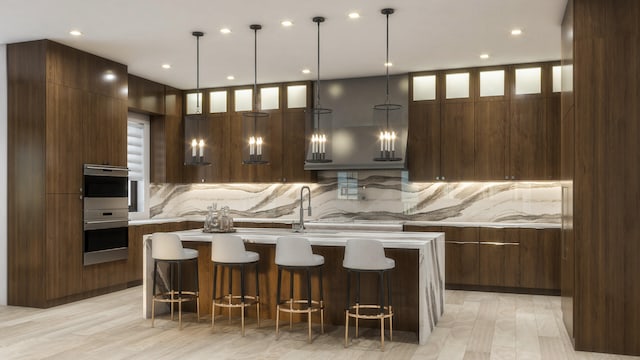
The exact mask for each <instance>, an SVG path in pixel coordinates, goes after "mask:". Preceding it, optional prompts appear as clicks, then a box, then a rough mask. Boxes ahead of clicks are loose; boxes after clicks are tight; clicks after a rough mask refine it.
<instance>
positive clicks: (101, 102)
mask: <svg viewBox="0 0 640 360" xmlns="http://www.w3.org/2000/svg"><path fill="white" fill-rule="evenodd" d="M87 106H88V108H89V109H90V114H93V115H92V116H88V117H87V118H85V119H84V121H83V124H82V126H83V130H84V131H83V132H84V162H85V163H91V164H102V165H114V166H127V102H126V100H121V99H116V98H112V97H108V96H104V95H99V94H89V101H88V103H87ZM78 171H80V170H78Z"/></svg>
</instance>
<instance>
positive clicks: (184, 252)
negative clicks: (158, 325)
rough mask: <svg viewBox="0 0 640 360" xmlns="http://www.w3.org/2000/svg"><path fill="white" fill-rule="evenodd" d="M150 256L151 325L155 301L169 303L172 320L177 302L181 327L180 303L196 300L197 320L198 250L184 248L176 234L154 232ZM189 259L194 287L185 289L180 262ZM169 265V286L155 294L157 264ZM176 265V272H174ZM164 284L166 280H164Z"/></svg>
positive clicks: (154, 311) (198, 300)
mask: <svg viewBox="0 0 640 360" xmlns="http://www.w3.org/2000/svg"><path fill="white" fill-rule="evenodd" d="M151 241H152V243H151V257H153V289H152V290H151V292H152V294H153V300H152V302H151V327H153V325H154V321H155V313H156V309H155V306H156V302H163V303H170V304H171V320H173V308H174V304H176V303H177V304H178V324H179V328H180V329H182V303H183V302H186V301H194V300H195V301H196V309H197V316H198V317H197V320H198V322H199V321H200V291H199V286H198V250H194V249H185V248H183V247H182V242H181V241H180V238H179V237H178V235H175V234H167V233H155V234H153V235H151ZM187 261H190V262H192V263H193V264H194V266H195V276H194V280H195V284H194V289H193V290H189V291H185V290H183V289H182V263H184V262H187ZM162 263H166V264H168V265H169V273H168V277H169V280H168V282H169V286H168V288H167V290H166V291H161V292H160V293H158V294H156V281H157V277H158V274H160V276H161V277H162V274H161V273H159V272H158V264H162ZM175 267H177V268H178V269H177V270H178V271H177V272H178V273H177V275H176V274H174V268H175ZM174 277H175V278H177V281H178V288H177V289H176V288H175V287H174ZM165 284H166V280H165Z"/></svg>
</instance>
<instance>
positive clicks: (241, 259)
mask: <svg viewBox="0 0 640 360" xmlns="http://www.w3.org/2000/svg"><path fill="white" fill-rule="evenodd" d="M258 260H260V255H259V254H258V253H256V252H253V251H246V250H245V247H244V241H243V240H242V238H241V237H239V236H236V235H227V234H220V235H215V236H214V238H213V244H212V245H211V261H212V262H213V296H212V301H211V304H212V305H211V330H213V327H214V325H215V317H216V316H215V310H216V306H218V307H223V308H228V309H229V322H231V309H232V308H240V318H241V324H242V325H241V332H242V336H244V313H245V308H246V307H248V306H252V305H256V311H257V315H258V327H260V287H259V285H258ZM247 265H254V266H255V269H256V295H255V296H249V295H247V294H246V291H245V281H244V279H245V267H246V266H247ZM218 266H221V267H222V268H223V269H224V268H226V269H228V272H229V280H228V282H229V283H228V284H227V285H228V289H229V291H228V292H227V295H222V296H220V297H216V293H217V280H218ZM234 268H239V269H240V295H233V269H234ZM221 292H222V290H221ZM247 299H248V300H250V301H249V302H247V301H246V300H247ZM238 300H239V302H238Z"/></svg>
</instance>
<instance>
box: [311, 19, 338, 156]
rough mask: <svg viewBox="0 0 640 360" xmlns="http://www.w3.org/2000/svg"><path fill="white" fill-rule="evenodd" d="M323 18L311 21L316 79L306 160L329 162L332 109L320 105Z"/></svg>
mask: <svg viewBox="0 0 640 360" xmlns="http://www.w3.org/2000/svg"><path fill="white" fill-rule="evenodd" d="M324 20H325V18H324V17H322V16H316V17H314V18H313V22H315V23H316V24H317V25H318V68H317V69H318V79H317V81H316V100H315V106H314V107H313V109H311V116H312V117H313V133H312V134H311V139H310V141H311V142H310V143H309V151H308V154H309V155H308V156H307V160H306V162H308V163H329V162H331V159H330V158H329V156H328V155H327V138H328V137H327V133H328V132H329V130H330V129H331V114H332V112H333V111H332V110H331V109H327V108H323V107H322V106H321V105H320V23H322V22H324Z"/></svg>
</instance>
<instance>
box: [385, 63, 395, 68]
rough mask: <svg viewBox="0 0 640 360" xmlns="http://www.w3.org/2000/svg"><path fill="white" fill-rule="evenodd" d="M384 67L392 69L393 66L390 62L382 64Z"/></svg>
mask: <svg viewBox="0 0 640 360" xmlns="http://www.w3.org/2000/svg"><path fill="white" fill-rule="evenodd" d="M384 66H387V67H392V66H393V63H392V62H386V63H384Z"/></svg>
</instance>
